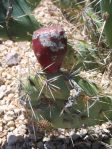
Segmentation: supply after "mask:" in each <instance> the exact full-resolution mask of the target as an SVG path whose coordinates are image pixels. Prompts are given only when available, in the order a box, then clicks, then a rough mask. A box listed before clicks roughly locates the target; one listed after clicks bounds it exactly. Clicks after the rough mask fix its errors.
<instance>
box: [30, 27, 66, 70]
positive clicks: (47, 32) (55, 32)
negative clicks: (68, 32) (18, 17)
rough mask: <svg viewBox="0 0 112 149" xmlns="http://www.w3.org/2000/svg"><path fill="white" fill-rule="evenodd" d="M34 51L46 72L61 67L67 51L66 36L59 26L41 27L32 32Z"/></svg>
mask: <svg viewBox="0 0 112 149" xmlns="http://www.w3.org/2000/svg"><path fill="white" fill-rule="evenodd" d="M32 46H33V50H34V53H35V55H36V57H37V59H38V62H39V63H40V64H41V66H42V68H44V69H45V71H46V72H47V73H55V72H58V70H59V69H60V67H61V64H62V62H63V58H64V56H65V54H66V51H67V38H66V37H65V32H64V30H63V29H62V28H61V27H60V26H51V27H43V28H41V29H39V30H36V31H35V32H34V34H33V39H32Z"/></svg>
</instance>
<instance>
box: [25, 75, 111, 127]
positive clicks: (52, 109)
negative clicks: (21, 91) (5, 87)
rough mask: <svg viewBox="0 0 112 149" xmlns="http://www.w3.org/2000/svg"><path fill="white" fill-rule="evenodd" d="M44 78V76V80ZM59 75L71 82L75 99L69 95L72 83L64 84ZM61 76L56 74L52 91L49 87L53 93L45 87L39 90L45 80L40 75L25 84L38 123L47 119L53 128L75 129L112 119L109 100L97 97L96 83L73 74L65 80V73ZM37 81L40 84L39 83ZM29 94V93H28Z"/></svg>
mask: <svg viewBox="0 0 112 149" xmlns="http://www.w3.org/2000/svg"><path fill="white" fill-rule="evenodd" d="M57 74H58V73H57ZM52 75H53V76H52ZM55 75H56V74H55ZM68 75H69V74H68ZM47 76H49V74H47ZM47 76H46V75H45V76H44V79H45V80H46V78H47ZM62 76H63V77H64V78H65V77H66V82H69V81H71V82H72V88H74V89H75V96H74V97H73V96H70V85H71V84H70V85H68V84H66V83H65V82H64V81H65V80H63V79H62V78H63V77H62ZM62 76H61V78H60V77H59V74H58V77H57V79H56V80H55V81H54V82H53V84H52V85H53V86H54V89H52V86H51V92H52V94H51V92H50V90H49V89H48V87H47V86H45V88H44V89H43V90H41V89H42V85H43V84H42V85H40V84H41V83H42V82H44V81H45V80H43V75H40V76H39V77H37V76H35V78H32V79H31V80H30V81H28V83H29V84H28V86H29V87H30V90H28V88H26V87H25V90H26V91H27V93H28V94H29V96H30V98H31V103H32V106H33V109H34V112H35V115H36V116H37V119H38V120H39V121H41V120H43V119H44V120H47V121H48V122H50V123H51V124H52V125H53V126H54V127H55V128H59V127H61V128H74V127H75V128H77V127H80V126H82V125H83V124H84V125H87V126H90V125H95V124H100V123H102V122H104V121H106V120H107V118H108V119H112V115H111V106H112V102H111V99H110V98H109V97H100V96H98V88H97V87H96V85H95V84H93V83H89V82H88V81H86V80H84V79H83V78H80V77H79V76H75V75H74V76H72V78H70V75H69V77H67V73H65V74H64V73H63V75H62ZM40 78H41V80H42V82H41V83H39V80H40ZM50 78H52V79H53V78H54V74H50V76H49V77H48V79H50ZM59 78H60V79H59ZM67 78H68V80H67ZM31 82H32V83H31ZM40 86H41V87H40ZM55 87H56V88H55ZM68 87H69V88H68ZM34 88H35V89H36V90H35V89H34ZM58 88H60V91H58ZM30 91H31V93H32V94H30ZM40 94H41V95H40Z"/></svg>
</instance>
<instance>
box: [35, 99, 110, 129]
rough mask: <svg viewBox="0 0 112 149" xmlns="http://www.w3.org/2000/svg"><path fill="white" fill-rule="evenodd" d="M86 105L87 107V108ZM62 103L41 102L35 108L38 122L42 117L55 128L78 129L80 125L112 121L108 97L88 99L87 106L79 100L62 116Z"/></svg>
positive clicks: (82, 100)
mask: <svg viewBox="0 0 112 149" xmlns="http://www.w3.org/2000/svg"><path fill="white" fill-rule="evenodd" d="M87 105H88V107H87ZM63 107H64V101H55V102H54V103H53V102H52V103H51V104H47V102H45V101H44V100H43V101H41V102H40V103H39V104H38V106H37V107H36V108H35V113H36V116H37V117H38V118H39V117H40V120H41V118H42V117H43V118H44V119H47V120H48V121H49V122H51V123H52V124H53V126H54V127H56V128H79V127H81V126H82V125H85V126H93V125H96V124H101V123H103V122H104V121H107V119H109V120H111V119H112V113H111V107H112V101H111V99H110V98H108V97H104V98H99V99H94V100H92V99H90V101H88V104H87V103H85V102H84V99H83V98H82V99H79V100H78V101H77V102H76V103H75V104H74V105H73V106H72V107H71V108H69V109H66V110H65V111H64V112H63V113H62V114H61V112H62V109H63Z"/></svg>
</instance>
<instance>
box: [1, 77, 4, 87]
mask: <svg viewBox="0 0 112 149" xmlns="http://www.w3.org/2000/svg"><path fill="white" fill-rule="evenodd" d="M4 84H5V80H4V78H2V77H0V86H1V85H4Z"/></svg>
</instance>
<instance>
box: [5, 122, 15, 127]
mask: <svg viewBox="0 0 112 149" xmlns="http://www.w3.org/2000/svg"><path fill="white" fill-rule="evenodd" d="M14 125H15V124H14V121H9V122H8V123H7V126H8V127H13V126H14Z"/></svg>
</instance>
